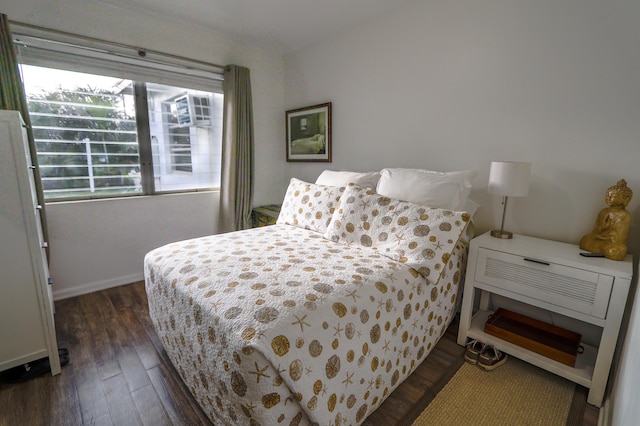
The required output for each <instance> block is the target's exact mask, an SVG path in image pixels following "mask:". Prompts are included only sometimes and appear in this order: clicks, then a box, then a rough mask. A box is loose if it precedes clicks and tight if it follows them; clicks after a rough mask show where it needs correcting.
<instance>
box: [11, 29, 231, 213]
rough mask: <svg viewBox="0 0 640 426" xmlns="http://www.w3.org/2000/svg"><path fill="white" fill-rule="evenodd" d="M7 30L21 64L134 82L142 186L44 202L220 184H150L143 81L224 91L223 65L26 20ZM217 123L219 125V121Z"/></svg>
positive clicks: (149, 193) (152, 177)
mask: <svg viewBox="0 0 640 426" xmlns="http://www.w3.org/2000/svg"><path fill="white" fill-rule="evenodd" d="M12 33H13V38H14V42H15V44H16V46H17V47H18V60H19V63H20V64H25V65H34V66H40V67H46V68H55V69H60V70H65V71H72V72H81V73H88V74H95V75H104V76H108V77H116V78H124V79H128V80H131V81H132V82H133V89H134V103H135V114H136V118H135V120H136V129H137V139H138V141H137V142H138V155H139V162H140V177H141V185H142V191H141V192H139V193H121V194H91V195H87V196H71V197H57V198H55V199H46V203H55V202H69V201H86V200H93V199H109V198H123V197H137V196H153V195H165V194H175V193H192V192H206V191H215V190H219V189H220V188H219V187H216V186H211V187H199V188H190V189H174V190H171V189H170V190H161V191H158V190H157V189H156V188H155V174H154V163H153V149H152V141H151V127H150V118H149V105H148V94H147V87H146V84H147V83H157V84H162V85H167V86H174V87H182V88H186V89H192V90H202V91H206V92H209V93H222V94H223V90H222V87H223V86H222V83H223V80H224V70H225V67H222V66H219V65H215V64H209V63H206V62H202V61H196V60H191V59H188V58H182V57H179V56H175V55H169V54H165V53H161V52H156V51H149V50H143V49H139V48H134V47H131V46H126V45H123V44H118V43H112V42H107V41H103V40H98V39H93V38H89V37H83V36H79V35H76V34H71V33H65V32H60V31H55V30H47V29H44V28H40V27H35V26H31V25H27V24H12ZM209 107H211V105H209ZM220 124H221V125H224V122H222V123H220Z"/></svg>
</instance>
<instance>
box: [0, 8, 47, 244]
mask: <svg viewBox="0 0 640 426" xmlns="http://www.w3.org/2000/svg"><path fill="white" fill-rule="evenodd" d="M0 109H5V110H14V111H20V113H21V114H22V119H23V120H24V123H25V124H26V126H27V136H28V139H29V151H30V154H31V162H32V163H33V164H34V165H35V166H36V168H35V170H34V175H35V182H36V193H37V197H38V204H39V205H41V206H42V209H41V210H40V222H41V223H42V232H43V234H44V239H45V241H48V240H49V238H48V228H47V217H46V212H45V209H44V206H45V203H44V193H43V192H42V182H41V181H40V170H39V168H38V156H37V152H36V145H35V142H34V141H33V131H32V129H31V119H30V118H29V110H28V109H27V96H26V94H25V91H24V86H23V85H22V78H21V77H20V69H19V67H18V57H17V55H16V50H15V47H14V45H13V38H12V36H11V30H10V29H9V19H8V18H7V15H5V14H0ZM47 256H49V249H48V248H47Z"/></svg>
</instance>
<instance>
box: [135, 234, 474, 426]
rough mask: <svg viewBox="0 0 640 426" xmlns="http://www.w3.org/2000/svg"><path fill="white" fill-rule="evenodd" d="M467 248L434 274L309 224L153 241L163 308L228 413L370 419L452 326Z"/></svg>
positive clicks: (171, 337) (178, 363)
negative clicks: (428, 276) (429, 280)
mask: <svg viewBox="0 0 640 426" xmlns="http://www.w3.org/2000/svg"><path fill="white" fill-rule="evenodd" d="M465 254H466V247H464V246H463V245H461V244H460V243H459V244H457V245H456V249H455V250H454V252H453V255H452V256H451V258H450V259H449V260H448V262H447V264H446V266H445V268H444V271H443V274H442V277H441V278H440V279H439V280H437V281H436V280H433V281H435V283H434V284H428V283H427V280H425V278H423V277H422V276H421V275H419V274H418V273H417V272H416V271H415V270H414V269H412V268H409V267H407V266H406V265H404V264H402V263H398V262H396V261H393V260H391V259H389V258H388V257H385V256H382V255H380V254H378V253H377V252H375V251H374V250H370V249H367V248H363V247H359V246H356V245H342V244H338V243H335V242H332V241H330V240H327V239H324V238H322V235H321V234H319V233H317V232H313V231H309V230H305V229H301V228H298V227H293V226H289V225H274V226H269V227H263V228H256V229H251V230H247V231H240V232H233V233H228V234H221V235H214V236H209V237H203V238H198V239H193V240H187V241H181V242H176V243H172V244H168V245H166V246H163V247H160V248H158V249H156V250H153V251H151V252H150V253H148V254H147V256H146V258H145V276H146V288H147V293H148V297H149V310H150V314H151V318H152V320H153V323H154V325H155V326H156V329H157V331H158V333H159V335H160V337H161V340H162V342H163V344H164V347H165V349H166V351H167V353H168V355H169V357H170V358H171V360H172V361H173V363H174V365H175V367H176V369H177V370H178V371H179V373H180V375H181V376H182V378H183V380H184V382H185V383H186V385H187V386H188V388H189V389H190V390H191V392H192V393H193V395H194V397H195V398H196V399H197V401H198V402H199V403H200V405H201V406H202V408H203V409H204V410H205V412H206V413H207V414H208V415H209V417H210V418H211V419H212V421H213V422H214V423H215V424H238V425H246V424H262V425H281V424H282V425H289V424H294V425H295V424H313V423H317V424H321V425H325V424H334V425H344V424H360V423H362V421H364V419H365V418H366V417H367V416H368V415H369V414H370V413H371V412H372V411H373V410H375V409H376V408H377V407H378V406H379V405H380V404H381V403H382V401H383V400H384V399H385V398H386V397H387V396H388V395H389V393H390V392H391V391H392V390H393V389H394V388H395V387H397V386H398V385H399V384H400V383H401V382H402V381H403V380H404V379H405V378H406V377H407V376H408V375H409V374H411V372H412V371H413V370H414V369H415V367H417V366H418V364H419V363H420V362H421V361H422V360H423V359H424V358H425V357H426V356H427V354H428V353H429V352H430V350H431V349H432V348H433V346H434V345H435V344H436V342H437V341H438V339H439V338H440V336H441V335H442V334H443V333H444V331H445V330H446V327H447V326H448V324H449V322H450V320H451V317H452V316H453V313H454V312H453V311H454V306H455V305H456V297H457V292H458V287H459V284H460V281H461V279H462V276H461V274H462V273H463V272H462V271H464V263H465Z"/></svg>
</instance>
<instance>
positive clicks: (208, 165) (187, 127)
mask: <svg viewBox="0 0 640 426" xmlns="http://www.w3.org/2000/svg"><path fill="white" fill-rule="evenodd" d="M147 99H148V103H149V130H150V134H151V149H152V153H153V171H154V178H155V181H154V185H155V190H156V192H163V191H177V190H185V189H204V188H219V187H220V161H221V150H222V100H223V95H222V94H220V93H210V92H203V91H198V90H190V89H184V88H180V87H173V86H165V85H161V84H154V83H148V84H147Z"/></svg>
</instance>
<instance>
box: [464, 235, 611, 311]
mask: <svg viewBox="0 0 640 426" xmlns="http://www.w3.org/2000/svg"><path fill="white" fill-rule="evenodd" d="M475 277H476V281H477V282H478V283H479V284H478V285H477V287H482V284H480V283H484V284H486V285H489V286H491V287H493V288H497V289H503V290H505V291H507V292H509V293H510V294H511V293H516V294H518V295H520V296H522V297H524V298H531V299H535V300H540V301H543V302H546V303H549V304H551V305H555V306H558V307H560V308H564V309H569V310H571V311H575V312H580V313H583V314H587V315H590V316H593V317H595V318H600V319H604V318H606V316H607V309H608V306H609V298H610V295H611V288H612V286H613V276H611V275H605V274H599V273H597V272H592V271H587V270H584V269H579V268H574V267H569V266H565V265H561V264H557V263H553V262H549V261H547V260H542V259H537V258H529V257H523V256H518V255H513V254H508V253H504V252H500V251H495V250H490V249H486V248H480V249H479V250H478V261H477V263H476V271H475Z"/></svg>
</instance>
